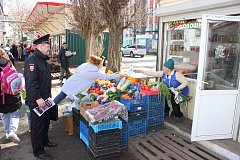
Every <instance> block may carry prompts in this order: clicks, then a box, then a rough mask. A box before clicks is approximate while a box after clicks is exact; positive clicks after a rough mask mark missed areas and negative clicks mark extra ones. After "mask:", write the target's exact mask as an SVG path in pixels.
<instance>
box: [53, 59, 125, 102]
mask: <svg viewBox="0 0 240 160" xmlns="http://www.w3.org/2000/svg"><path fill="white" fill-rule="evenodd" d="M106 63H107V61H106V60H105V57H104V56H102V57H98V56H95V55H91V56H90V58H89V62H88V63H83V64H81V65H80V66H78V67H77V68H76V70H75V74H74V75H72V76H71V77H69V78H68V79H67V81H66V82H65V83H64V84H63V86H62V90H61V92H60V93H59V94H58V95H57V96H56V97H55V98H54V100H53V101H54V103H55V104H56V105H57V104H59V103H60V102H61V101H62V100H63V99H64V98H65V97H67V96H68V98H70V99H71V100H74V98H73V96H74V95H76V94H78V93H81V92H83V91H85V90H87V89H88V88H90V87H91V85H92V84H93V83H94V82H95V80H96V79H104V80H109V79H118V78H120V76H125V75H124V74H106V73H101V72H100V69H101V68H103V67H104V66H106Z"/></svg>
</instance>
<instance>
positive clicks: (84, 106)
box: [79, 101, 99, 121]
mask: <svg viewBox="0 0 240 160" xmlns="http://www.w3.org/2000/svg"><path fill="white" fill-rule="evenodd" d="M79 105H80V114H81V115H82V116H83V117H84V118H85V119H86V120H87V116H86V114H85V111H86V110H88V109H92V108H94V107H96V106H98V105H99V103H98V101H90V102H80V103H79ZM87 121H88V120H87Z"/></svg>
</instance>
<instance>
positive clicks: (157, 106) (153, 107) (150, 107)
mask: <svg viewBox="0 0 240 160" xmlns="http://www.w3.org/2000/svg"><path fill="white" fill-rule="evenodd" d="M147 106H148V110H149V111H152V110H160V109H162V108H163V105H162V104H161V103H160V102H154V103H148V104H147Z"/></svg>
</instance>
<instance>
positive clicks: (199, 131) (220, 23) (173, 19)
mask: <svg viewBox="0 0 240 160" xmlns="http://www.w3.org/2000/svg"><path fill="white" fill-rule="evenodd" d="M239 8H240V1H238V0H214V1H207V0H201V1H200V0H196V1H190V2H186V3H182V4H178V5H173V6H167V7H160V8H158V9H157V15H158V16H159V17H160V18H159V19H160V24H159V30H160V31H161V32H160V36H159V37H160V40H159V44H160V45H159V59H160V61H159V66H158V69H161V68H162V64H163V62H165V61H166V60H167V59H169V58H172V59H173V60H174V61H175V62H176V65H175V68H176V70H178V71H179V72H181V73H183V74H184V75H185V76H186V77H188V81H189V87H190V94H189V96H191V97H192V99H191V101H190V102H189V103H188V104H187V114H185V116H186V117H187V118H189V119H191V120H193V123H192V133H191V139H192V140H194V141H196V140H209V139H225V138H234V139H235V140H236V139H237V136H238V130H239V115H240V112H239V106H240V105H239V104H240V103H239V101H238V98H239V62H240V61H239V55H240V46H239V44H240V43H239V42H240V35H239V31H240V27H239V22H240V17H239V16H238V15H239V14H240V11H239ZM223 117H224V118H223Z"/></svg>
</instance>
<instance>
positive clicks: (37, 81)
mask: <svg viewBox="0 0 240 160" xmlns="http://www.w3.org/2000/svg"><path fill="white" fill-rule="evenodd" d="M46 60H48V57H47V56H46V55H44V54H43V53H41V52H40V51H39V50H38V49H36V50H35V51H34V52H33V53H32V54H31V55H30V56H29V57H28V59H27V61H26V63H25V69H24V77H25V86H26V104H27V105H37V102H36V100H37V99H40V98H42V99H43V100H45V99H47V98H48V97H51V79H52V78H51V72H50V68H49V65H48V63H47V61H46Z"/></svg>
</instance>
